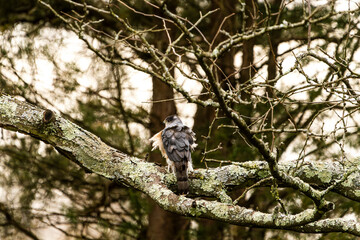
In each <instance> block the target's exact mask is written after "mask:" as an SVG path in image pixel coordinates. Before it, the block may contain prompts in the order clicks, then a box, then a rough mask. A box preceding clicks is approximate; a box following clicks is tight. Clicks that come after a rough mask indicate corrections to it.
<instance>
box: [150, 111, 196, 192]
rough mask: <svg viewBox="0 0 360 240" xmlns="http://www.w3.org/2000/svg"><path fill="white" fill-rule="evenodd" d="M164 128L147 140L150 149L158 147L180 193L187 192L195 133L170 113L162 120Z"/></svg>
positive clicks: (191, 169)
mask: <svg viewBox="0 0 360 240" xmlns="http://www.w3.org/2000/svg"><path fill="white" fill-rule="evenodd" d="M164 123H165V128H164V129H163V130H161V131H160V132H158V133H156V134H155V135H154V136H153V137H151V138H150V139H149V140H150V141H151V142H152V147H153V148H152V150H151V151H153V150H155V149H156V148H159V150H160V152H161V154H162V156H163V157H164V158H165V159H166V162H167V164H168V172H172V173H174V174H175V176H176V179H177V188H178V192H179V193H180V194H187V193H188V192H189V181H188V175H189V172H193V171H194V169H193V166H192V159H191V152H192V151H193V150H194V148H195V147H196V146H197V144H196V143H195V141H196V138H195V133H194V132H193V131H192V130H191V128H189V127H188V126H186V125H184V124H183V122H182V121H181V119H180V118H179V117H178V116H177V115H170V116H168V117H166V118H165V120H164Z"/></svg>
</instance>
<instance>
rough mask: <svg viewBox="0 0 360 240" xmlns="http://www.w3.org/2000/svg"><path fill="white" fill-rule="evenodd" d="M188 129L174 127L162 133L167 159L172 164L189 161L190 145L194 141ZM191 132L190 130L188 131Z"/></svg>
mask: <svg viewBox="0 0 360 240" xmlns="http://www.w3.org/2000/svg"><path fill="white" fill-rule="evenodd" d="M188 129H189V128H188V127H185V126H174V127H172V128H165V129H164V130H163V132H162V142H163V145H164V148H165V151H166V154H167V155H168V157H169V159H170V160H171V161H174V162H180V161H190V160H191V152H190V149H191V147H190V146H191V145H192V144H193V142H194V140H193V138H192V135H191V134H190V132H189V131H188ZM190 131H191V130H190Z"/></svg>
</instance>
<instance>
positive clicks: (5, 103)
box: [0, 96, 17, 120]
mask: <svg viewBox="0 0 360 240" xmlns="http://www.w3.org/2000/svg"><path fill="white" fill-rule="evenodd" d="M16 108H17V104H16V103H15V102H14V101H11V98H10V97H8V96H1V98H0V114H1V116H2V117H6V118H8V119H10V120H13V119H15V116H16Z"/></svg>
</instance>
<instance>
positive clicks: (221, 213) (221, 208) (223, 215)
mask: <svg viewBox="0 0 360 240" xmlns="http://www.w3.org/2000/svg"><path fill="white" fill-rule="evenodd" d="M228 210H229V207H228V205H225V204H214V207H213V208H212V211H211V212H212V213H213V214H214V215H215V216H216V217H217V218H220V219H227V218H228V216H229V211H228Z"/></svg>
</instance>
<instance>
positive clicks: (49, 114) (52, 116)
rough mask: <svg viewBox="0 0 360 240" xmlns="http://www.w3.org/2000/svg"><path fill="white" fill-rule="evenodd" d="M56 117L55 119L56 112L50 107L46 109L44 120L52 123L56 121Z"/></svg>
mask: <svg viewBox="0 0 360 240" xmlns="http://www.w3.org/2000/svg"><path fill="white" fill-rule="evenodd" d="M54 119H55V113H54V112H53V111H51V110H50V109H46V110H45V111H44V113H43V122H44V123H50V122H52V121H54Z"/></svg>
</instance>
